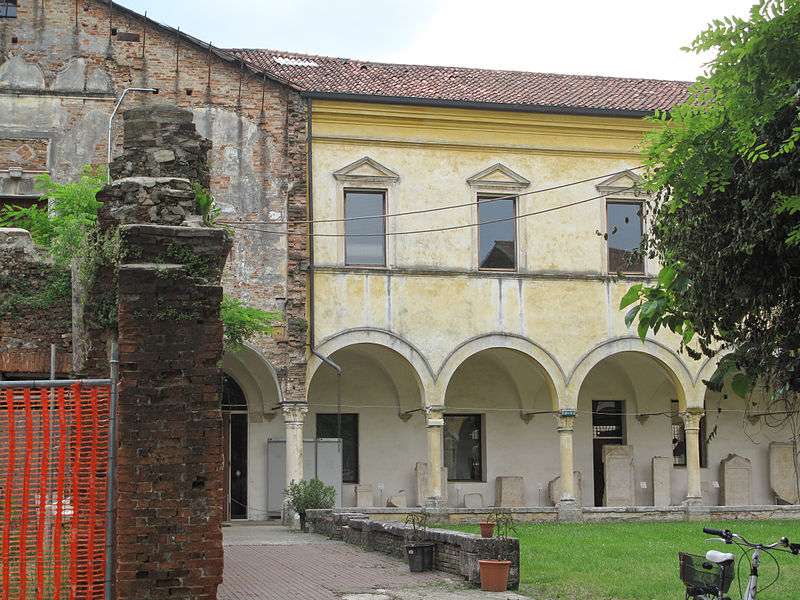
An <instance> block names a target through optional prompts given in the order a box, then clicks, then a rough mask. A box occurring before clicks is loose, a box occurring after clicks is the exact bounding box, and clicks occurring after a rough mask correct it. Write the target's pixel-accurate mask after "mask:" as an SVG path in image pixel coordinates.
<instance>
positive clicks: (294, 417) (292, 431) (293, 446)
mask: <svg viewBox="0 0 800 600" xmlns="http://www.w3.org/2000/svg"><path fill="white" fill-rule="evenodd" d="M282 409H283V419H284V422H285V424H286V487H289V484H290V483H291V482H292V481H300V480H301V479H302V478H303V420H304V419H305V416H306V413H307V412H308V404H306V403H305V402H302V403H300V402H298V403H292V404H284V405H283V406H282Z"/></svg>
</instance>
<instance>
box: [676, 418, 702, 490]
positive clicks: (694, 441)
mask: <svg viewBox="0 0 800 600" xmlns="http://www.w3.org/2000/svg"><path fill="white" fill-rule="evenodd" d="M703 414H704V412H703V409H701V408H689V409H687V410H685V411H682V412H681V418H683V428H684V430H685V432H686V436H685V437H686V478H687V486H686V502H687V503H690V504H699V503H701V502H702V498H703V495H702V493H701V491H700V419H701V418H702V417H703Z"/></svg>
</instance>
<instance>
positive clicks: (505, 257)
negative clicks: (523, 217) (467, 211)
mask: <svg viewBox="0 0 800 600" xmlns="http://www.w3.org/2000/svg"><path fill="white" fill-rule="evenodd" d="M488 200H492V199H491V198H478V223H479V227H478V230H479V231H478V240H479V249H478V267H479V268H481V269H515V268H516V266H517V261H516V247H515V236H514V232H515V230H516V225H515V222H514V216H515V214H516V213H515V199H514V198H507V199H503V200H492V201H491V202H488ZM501 219H505V220H501ZM491 221H500V222H497V223H492V222H491Z"/></svg>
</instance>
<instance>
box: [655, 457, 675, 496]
mask: <svg viewBox="0 0 800 600" xmlns="http://www.w3.org/2000/svg"><path fill="white" fill-rule="evenodd" d="M652 467H653V506H669V505H670V502H671V501H672V500H671V497H670V492H671V487H670V480H671V477H672V458H671V457H668V456H654V457H653V464H652Z"/></svg>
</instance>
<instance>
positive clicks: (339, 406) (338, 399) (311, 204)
mask: <svg viewBox="0 0 800 600" xmlns="http://www.w3.org/2000/svg"><path fill="white" fill-rule="evenodd" d="M306 116H307V119H308V136H307V139H308V141H307V144H308V150H307V161H306V170H307V171H308V233H309V235H308V346H309V348H311V354H313V355H314V356H316V357H317V358H319V359H320V360H321V361H322V362H324V363H325V364H326V365H328V366H330V367H333V368H334V369H336V437H337V438H339V439H342V368H341V367H340V366H339V365H337V364H336V363H335V362H333V361H332V360H331V359H330V358H328V357H327V356H323V355H322V354H320V353H319V352H317V349H316V348H315V347H314V302H315V296H314V192H313V189H314V187H313V183H314V176H313V169H312V168H311V167H312V144H311V138H312V128H311V98H310V97H308V96H307V97H306Z"/></svg>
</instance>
